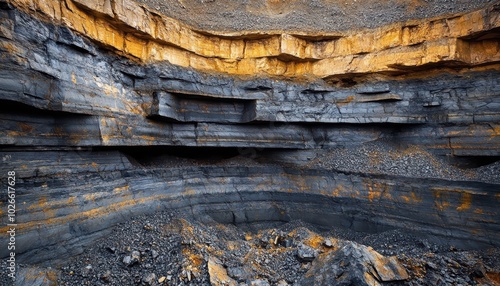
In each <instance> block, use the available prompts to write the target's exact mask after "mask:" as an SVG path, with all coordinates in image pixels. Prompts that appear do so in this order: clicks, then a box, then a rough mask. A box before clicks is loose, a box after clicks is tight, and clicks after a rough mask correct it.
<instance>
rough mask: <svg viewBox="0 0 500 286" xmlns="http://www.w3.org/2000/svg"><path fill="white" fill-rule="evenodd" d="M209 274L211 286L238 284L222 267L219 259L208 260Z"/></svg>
mask: <svg viewBox="0 0 500 286" xmlns="http://www.w3.org/2000/svg"><path fill="white" fill-rule="evenodd" d="M208 273H209V275H210V284H211V285H216V286H219V285H221V286H222V285H228V286H236V285H238V283H237V282H236V281H235V280H234V279H232V278H231V277H229V276H228V275H227V271H226V269H225V268H224V266H222V264H221V262H220V261H218V259H217V258H214V257H210V258H209V259H208Z"/></svg>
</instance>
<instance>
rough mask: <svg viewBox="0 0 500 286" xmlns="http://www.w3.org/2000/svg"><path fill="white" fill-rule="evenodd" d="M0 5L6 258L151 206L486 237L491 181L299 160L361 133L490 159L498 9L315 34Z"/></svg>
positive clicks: (113, 6)
mask: <svg viewBox="0 0 500 286" xmlns="http://www.w3.org/2000/svg"><path fill="white" fill-rule="evenodd" d="M1 3H10V4H9V5H0V15H1V16H2V17H1V18H0V19H1V20H0V51H1V53H2V54H1V56H0V66H1V68H0V101H1V103H2V104H1V106H0V123H1V127H0V149H1V150H0V152H1V158H2V163H3V164H2V166H1V168H0V170H1V171H2V173H4V174H5V173H6V172H8V171H11V170H15V171H16V177H17V178H18V184H19V191H18V193H17V199H18V202H19V203H18V204H17V206H18V213H17V216H16V219H17V220H18V221H17V223H18V232H17V235H18V236H17V245H16V247H17V248H18V251H19V252H18V253H19V256H18V257H19V261H20V262H33V263H36V262H43V261H47V260H50V259H56V258H62V257H65V256H69V255H73V254H75V253H79V252H81V251H82V249H83V247H84V246H85V245H87V244H88V243H90V242H91V241H93V240H94V239H96V238H97V237H102V236H103V235H105V234H106V232H107V231H109V227H111V226H112V225H114V224H116V223H118V222H120V221H123V220H125V219H127V218H129V217H131V216H133V215H134V214H141V213H148V212H152V211H154V210H157V209H166V208H176V209H188V210H189V212H190V213H191V214H194V215H197V216H200V217H204V216H206V214H207V213H208V214H210V215H211V216H213V217H214V218H215V219H217V220H219V221H221V222H228V223H244V222H248V221H250V222H253V221H288V220H291V219H302V220H305V221H308V222H312V223H315V224H319V225H325V226H336V225H338V226H344V227H350V228H351V229H354V230H359V231H378V230H383V229H387V228H392V227H398V228H404V229H410V230H414V231H419V232H422V233H427V234H429V235H435V236H438V237H444V238H443V239H444V240H449V241H453V242H454V243H455V242H457V243H462V244H463V245H466V246H470V247H475V246H477V247H479V246H483V245H496V246H498V242H499V241H500V237H499V233H500V231H499V221H500V218H499V211H498V200H499V196H498V183H497V182H493V183H491V182H490V183H485V182H475V181H468V180H467V179H466V178H464V181H460V182H459V181H450V180H445V179H433V178H426V179H422V178H419V177H399V176H393V175H387V174H386V175H371V174H361V173H358V172H354V171H349V172H337V171H335V170H333V171H332V170H330V169H325V168H321V167H318V166H311V165H309V163H310V162H309V161H310V158H311V156H312V157H314V156H315V154H316V153H315V152H316V151H317V150H316V149H320V148H322V149H325V150H328V149H329V148H333V147H338V146H349V147H351V148H356V147H357V146H362V145H363V144H364V143H367V142H371V141H377V140H385V141H386V142H394V143H395V144H396V143H406V144H413V145H416V146H419V147H421V148H423V149H426V150H430V151H432V152H433V153H434V154H438V155H446V156H463V157H467V156H480V157H492V158H493V159H494V158H495V156H500V136H499V135H500V134H499V133H500V129H499V122H500V97H499V95H500V76H499V75H500V72H499V66H498V64H497V62H498V61H499V58H498V40H497V38H495V37H494V36H495V35H497V32H498V31H497V30H498V26H499V22H498V19H500V18H499V17H498V10H495V9H493V8H488V9H485V10H481V11H477V12H473V13H469V14H466V15H461V16H454V17H452V18H446V19H435V20H432V21H431V22H429V23H428V22H425V23H421V22H416V23H406V24H404V25H403V26H400V25H391V27H382V28H380V29H376V30H372V31H364V32H363V33H358V34H353V35H337V34H336V35H322V36H321V38H320V39H322V41H317V39H318V38H316V37H314V36H310V37H309V36H307V35H298V34H297V35H295V34H293V35H292V34H283V35H278V34H275V33H274V34H273V33H271V34H266V33H261V34H240V35H235V34H220V35H215V34H210V33H200V32H196V31H193V30H192V29H191V28H190V27H188V26H186V25H184V24H182V23H179V22H177V21H175V20H172V19H169V18H166V17H163V16H161V15H157V14H152V13H151V12H149V11H148V9H147V8H145V7H143V6H140V5H138V4H135V3H133V2H130V1H128V0H120V1H117V0H110V1H101V2H99V1H80V0H78V1H72V0H67V1H56V0H34V1H27V0H26V1H24V0H12V1H7V2H5V1H2V2H1ZM34 11H36V13H35V12H34ZM35 15H37V16H35ZM431 23H432V27H434V28H433V29H432V31H433V32H432V33H429V32H428V31H429V27H430V25H431ZM471 23H473V24H471ZM164 60H166V61H168V62H162V61H164ZM207 71H208V72H207ZM235 75H252V76H251V77H250V76H246V77H243V76H238V77H237V76H235ZM255 75H257V76H255ZM278 75H279V76H280V77H271V76H278ZM291 76H299V77H291ZM321 78H324V79H321ZM152 146H158V147H159V148H165V149H168V148H169V146H183V147H223V148H235V149H227V150H228V152H234V150H237V152H238V153H239V154H243V155H250V156H253V154H254V153H255V152H256V151H260V150H262V149H263V148H267V149H270V150H269V152H270V153H271V154H274V155H269V158H272V157H273V156H274V157H275V158H277V159H276V160H277V161H279V162H283V164H256V165H250V166H247V165H245V164H238V163H237V162H235V163H234V165H224V164H208V165H204V166H203V164H201V165H197V164H184V165H183V163H182V162H178V161H175V160H173V161H168V160H167V162H161V161H160V163H159V165H154V164H149V163H148V159H147V158H146V157H148V153H149V152H151V150H154V149H152V148H149V147H152ZM131 147H136V148H138V149H134V148H131ZM237 148H239V149H237ZM273 149H280V150H281V151H276V150H273ZM284 149H288V151H287V152H290V153H292V154H293V155H283V154H290V153H279V152H283V150H284ZM296 149H306V151H303V152H305V153H300V152H298V151H296ZM156 150H158V149H156ZM190 150H191V152H193V153H196V152H200V151H199V150H200V149H196V148H193V149H190ZM201 150H204V149H201ZM207 150H208V149H207ZM206 152H210V151H206ZM304 154H305V155H304ZM285 156H287V157H288V158H287V160H285V159H283V157H285ZM279 157H281V158H279ZM294 158H297V160H301V163H300V164H297V165H301V168H295V167H289V166H288V165H287V164H289V163H290V162H291V161H294ZM169 164H170V165H169ZM2 196H5V193H4V195H2ZM4 209H5V200H1V202H0V210H4ZM0 214H2V213H1V212H0ZM1 217H2V221H3V222H5V221H4V220H5V219H6V216H5V215H2V216H1ZM2 227H3V228H2V229H0V237H2V238H3V237H5V233H6V232H5V230H6V229H5V224H4V225H2ZM6 255H7V253H6V249H0V257H5V256H6ZM130 258H131V259H132V257H130ZM131 261H132V260H131ZM214 267H217V266H214ZM377 273H378V272H377ZM377 275H378V276H377V277H378V278H380V279H383V277H382V276H383V275H382V274H380V273H378V274H377ZM224 277H225V276H224ZM378 278H377V279H378ZM224 279H225V278H224Z"/></svg>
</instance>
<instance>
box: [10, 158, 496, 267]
mask: <svg viewBox="0 0 500 286" xmlns="http://www.w3.org/2000/svg"><path fill="white" fill-rule="evenodd" d="M1 155H2V159H3V162H4V165H3V167H2V169H3V170H2V171H4V169H5V170H7V169H15V170H16V171H17V173H16V174H17V185H18V191H17V202H18V205H17V208H18V213H17V221H18V225H17V231H18V234H17V235H18V239H17V243H18V245H17V250H18V252H19V254H20V256H19V259H20V261H26V262H43V261H46V260H48V259H54V258H63V257H65V256H66V255H71V254H75V253H78V252H79V251H81V250H82V247H83V246H85V245H86V244H88V243H89V241H91V240H92V239H93V238H96V237H100V236H102V235H104V234H105V233H106V230H108V229H109V227H110V226H112V225H113V224H115V223H117V222H119V221H123V220H125V219H127V218H130V217H132V216H134V215H138V214H141V213H148V212H153V211H157V210H161V209H166V208H179V209H184V210H187V211H188V212H189V213H191V214H193V215H195V216H197V217H199V218H200V219H203V217H204V216H205V215H207V214H209V215H210V216H211V217H212V218H213V219H215V220H217V221H219V222H223V223H235V224H240V223H253V222H266V221H283V222H285V221H290V220H293V219H302V220H304V221H307V222H311V223H314V224H318V225H323V226H330V227H345V228H351V229H353V230H356V231H365V232H377V231H383V230H388V229H392V228H405V229H408V230H413V231H415V232H417V233H420V235H430V236H438V237H440V239H441V240H442V241H443V242H444V243H450V244H453V245H458V246H462V247H472V248H476V247H481V246H485V245H497V246H498V241H499V233H500V232H499V228H500V226H499V225H498V220H499V218H500V217H499V216H500V214H499V213H498V207H497V206H498V203H499V201H500V197H499V196H498V193H497V188H498V185H497V184H491V183H482V182H467V181H449V180H443V179H419V178H408V177H396V176H391V175H365V174H356V173H351V174H350V173H342V172H335V171H332V170H326V169H320V168H307V169H303V168H297V167H287V166H280V165H277V164H253V165H248V166H244V165H245V164H241V162H240V163H238V162H239V161H237V160H236V161H234V163H233V161H231V159H228V160H227V161H225V163H212V164H205V165H201V166H200V165H190V164H188V163H185V162H182V161H180V162H177V161H175V160H173V159H170V161H169V160H167V161H162V162H163V165H161V164H158V163H156V164H153V165H133V164H132V163H131V162H130V161H129V160H128V159H127V157H125V156H124V155H123V154H121V153H119V152H116V151H94V152H90V151H73V152H68V151H66V152H63V151H57V152H56V151H42V152H28V151H25V152H2V154H1ZM34 158H36V159H34ZM27 162H29V165H26V163H27ZM136 164H138V163H136ZM176 164H178V166H176ZM155 165H157V166H160V167H155ZM2 209H4V208H2ZM6 230H7V229H6V228H5V227H3V228H2V233H5V232H6ZM1 251H2V252H1V253H2V256H6V255H7V253H6V252H5V251H6V249H2V250H1Z"/></svg>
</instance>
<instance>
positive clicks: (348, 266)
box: [300, 241, 408, 286]
mask: <svg viewBox="0 0 500 286" xmlns="http://www.w3.org/2000/svg"><path fill="white" fill-rule="evenodd" d="M339 244H340V247H339V248H338V249H336V250H334V251H332V252H330V253H328V254H326V255H320V256H319V257H318V258H317V259H316V260H315V261H314V262H313V264H312V266H311V268H310V269H309V271H307V273H306V275H305V278H304V279H303V280H302V281H301V283H300V285H367V286H373V285H380V282H391V281H401V280H406V279H408V273H407V272H406V269H405V268H404V267H403V266H402V265H401V264H400V263H399V261H398V259H397V258H396V257H394V256H391V257H385V256H383V255H381V254H380V253H378V252H376V251H375V250H373V248H371V247H368V246H364V245H360V244H357V243H355V242H352V241H342V242H339Z"/></svg>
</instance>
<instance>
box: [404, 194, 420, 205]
mask: <svg viewBox="0 0 500 286" xmlns="http://www.w3.org/2000/svg"><path fill="white" fill-rule="evenodd" d="M401 198H402V199H403V200H404V201H405V202H406V203H421V202H422V198H421V197H418V196H417V195H416V194H415V192H410V194H409V195H408V196H401Z"/></svg>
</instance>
